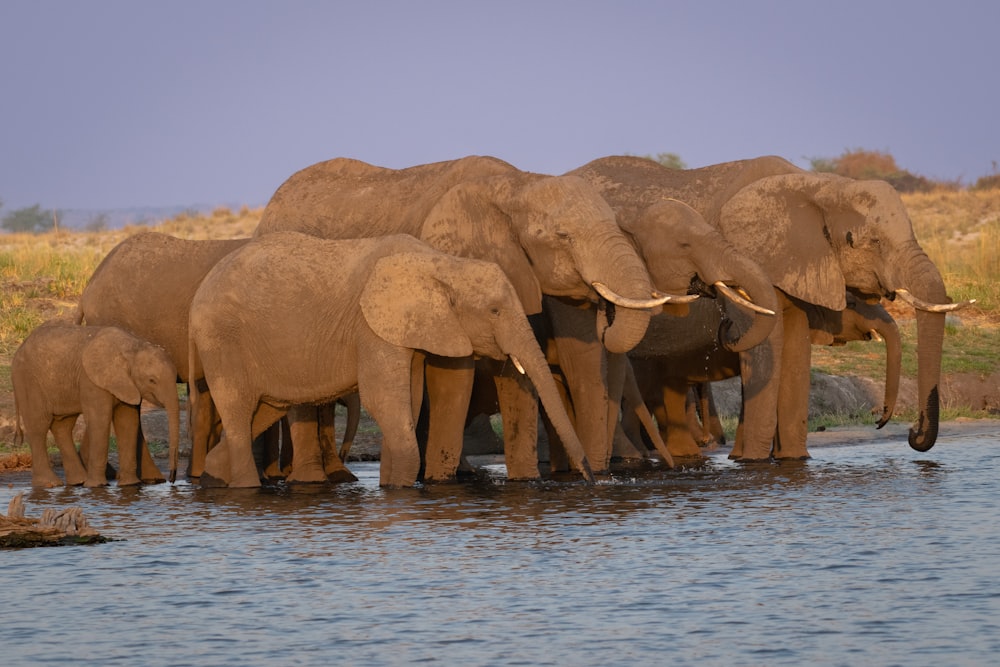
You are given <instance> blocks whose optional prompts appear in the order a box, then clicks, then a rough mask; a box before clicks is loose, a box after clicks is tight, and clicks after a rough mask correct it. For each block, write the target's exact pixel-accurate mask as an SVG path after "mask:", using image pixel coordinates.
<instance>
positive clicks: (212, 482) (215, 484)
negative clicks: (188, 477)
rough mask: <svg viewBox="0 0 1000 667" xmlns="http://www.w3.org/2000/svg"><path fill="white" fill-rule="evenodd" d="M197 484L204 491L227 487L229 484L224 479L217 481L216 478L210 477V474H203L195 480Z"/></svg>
mask: <svg viewBox="0 0 1000 667" xmlns="http://www.w3.org/2000/svg"><path fill="white" fill-rule="evenodd" d="M197 479H198V483H199V484H200V485H201V487H202V488H204V489H219V488H225V487H227V486H229V484H228V483H227V482H226V480H224V479H219V478H218V477H216V476H214V475H212V474H211V473H210V472H203V473H201V476H200V477H198V478H197Z"/></svg>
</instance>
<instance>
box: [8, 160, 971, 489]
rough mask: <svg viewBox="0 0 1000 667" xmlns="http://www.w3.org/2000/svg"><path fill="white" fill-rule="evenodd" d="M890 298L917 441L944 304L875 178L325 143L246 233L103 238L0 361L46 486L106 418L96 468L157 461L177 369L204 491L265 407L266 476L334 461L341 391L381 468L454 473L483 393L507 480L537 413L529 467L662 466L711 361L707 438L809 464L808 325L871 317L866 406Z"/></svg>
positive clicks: (681, 434) (518, 472) (239, 474)
mask: <svg viewBox="0 0 1000 667" xmlns="http://www.w3.org/2000/svg"><path fill="white" fill-rule="evenodd" d="M896 297H900V298H902V299H905V300H906V301H907V302H908V303H910V304H912V305H913V306H914V308H915V310H916V316H915V317H916V323H917V337H918V343H917V357H918V408H919V417H918V420H917V423H916V424H914V425H913V426H912V427H911V430H910V445H911V446H912V447H914V448H915V449H918V450H920V451H925V450H927V449H929V448H930V447H932V446H933V445H934V441H935V439H936V437H937V430H938V401H939V398H938V384H939V380H940V362H941V351H942V339H943V334H944V324H945V313H946V312H950V311H951V310H954V309H956V308H958V307H961V305H963V304H956V303H952V302H951V300H950V299H949V298H948V296H947V293H946V291H945V286H944V283H943V281H942V279H941V276H940V274H939V272H938V270H937V268H936V267H935V266H934V264H933V263H932V262H931V260H930V259H929V258H928V257H927V255H926V254H925V253H924V251H923V250H922V249H921V248H920V245H919V244H918V242H917V240H916V238H915V237H914V234H913V230H912V226H911V224H910V220H909V218H908V216H907V213H906V210H905V208H904V206H903V204H902V201H901V200H900V198H899V195H898V194H897V193H896V191H895V190H894V189H893V188H892V187H891V186H889V185H888V184H887V183H885V182H883V181H862V180H854V179H848V178H844V177H839V176H835V175H832V174H817V173H811V172H807V171H804V170H802V169H799V168H798V167H795V166H794V165H792V164H791V163H789V162H787V161H786V160H783V159H781V158H777V157H762V158H756V159H750V160H741V161H737V162H729V163H725V164H719V165H714V166H710V167H705V168H701V169H685V170H673V169H669V168H666V167H663V166H661V165H659V164H657V163H655V162H652V161H650V160H648V159H644V158H637V157H606V158H600V159H597V160H594V161H592V162H590V163H588V164H586V165H584V166H582V167H580V168H578V169H575V170H573V171H570V172H568V173H566V174H563V175H560V176H550V175H542V174H535V173H529V172H524V171H521V170H519V169H517V168H515V167H514V166H512V165H510V164H508V163H506V162H504V161H502V160H499V159H496V158H491V157H478V156H472V157H465V158H462V159H458V160H454V161H447V162H438V163H433V164H426V165H419V166H415V167H410V168H406V169H399V170H396V169H386V168H381V167H376V166H373V165H370V164H366V163H364V162H360V161H357V160H351V159H344V158H338V159H333V160H329V161H326V162H321V163H319V164H315V165H312V166H310V167H307V168H305V169H303V170H301V171H299V172H297V173H295V174H293V175H292V176H291V177H290V178H289V179H288V180H287V181H285V182H284V183H283V184H282V185H281V186H280V187H279V188H278V189H277V191H276V192H275V193H274V195H273V196H272V198H271V200H270V202H269V203H268V204H267V206H266V208H265V209H264V211H263V215H262V217H261V221H260V223H259V225H258V227H257V229H256V231H255V232H254V234H253V237H252V238H249V239H236V240H230V241H188V240H182V239H177V238H173V237H170V236H167V235H164V234H159V233H154V232H145V233H140V234H137V235H135V236H132V237H130V238H128V239H126V240H125V241H123V242H122V243H121V244H119V245H118V246H116V247H115V248H114V249H113V250H112V251H111V252H110V253H109V254H108V256H107V257H106V258H105V259H104V261H103V262H102V263H101V265H100V266H99V267H98V268H97V269H96V271H95V272H94V275H93V276H92V277H91V279H90V281H89V283H88V285H87V287H86V288H85V290H84V292H83V294H82V296H81V299H80V303H79V306H78V309H77V312H76V321H75V323H52V324H46V325H43V326H42V327H39V328H38V329H36V330H35V331H34V332H32V333H31V334H30V335H29V336H28V337H27V338H26V340H25V341H24V343H23V344H22V346H21V348H20V349H19V350H18V351H17V353H16V354H15V357H14V359H13V362H12V378H13V382H14V388H15V399H16V405H17V409H18V424H19V429H20V424H21V422H22V421H23V424H24V433H25V435H26V437H27V439H28V441H29V443H30V444H31V447H32V460H33V474H32V480H33V484H35V485H39V486H52V485H56V484H59V483H60V481H59V479H58V477H56V475H55V473H54V472H53V470H52V468H51V466H50V465H49V462H48V458H47V455H46V450H45V440H46V438H47V434H48V431H49V430H51V431H52V433H53V435H54V437H55V439H56V442H57V444H58V445H59V446H60V450H61V455H62V459H63V464H64V471H65V476H66V480H65V481H66V483H67V484H79V483H84V484H87V485H88V486H92V485H100V484H106V483H107V482H106V476H105V468H106V466H107V457H108V454H107V451H108V445H107V440H108V432H109V427H110V425H111V423H113V424H114V427H115V434H116V436H117V438H118V442H119V452H120V453H119V465H120V468H121V469H120V470H119V472H118V481H119V484H134V483H138V482H139V481H140V480H146V481H150V480H157V479H160V480H162V479H163V477H162V475H161V474H160V473H159V471H158V470H156V468H155V465H154V464H153V462H152V460H151V457H150V456H149V454H148V451H147V448H146V447H145V443H144V439H143V436H142V433H141V428H140V427H139V420H138V404H139V403H140V401H141V400H142V399H146V400H150V401H152V402H154V403H157V404H159V405H162V406H163V407H165V408H166V410H167V414H168V420H169V423H170V451H171V470H170V479H171V480H173V479H174V477H175V475H176V465H177V449H178V439H179V431H180V429H179V419H180V417H179V409H178V406H177V400H176V399H177V396H176V391H175V389H176V387H175V384H174V383H175V382H182V383H186V384H187V386H188V392H189V396H188V405H189V414H188V417H189V433H190V435H191V439H192V455H191V462H190V468H189V470H188V474H189V476H190V477H192V478H197V479H199V480H200V483H201V484H203V485H228V486H231V487H253V486H258V485H260V483H261V479H262V476H266V475H267V471H269V470H273V469H274V465H275V464H274V462H272V461H270V460H268V457H267V456H265V455H262V454H261V451H260V448H259V447H256V446H255V442H260V441H262V440H263V439H264V436H265V435H266V434H267V433H269V432H273V431H274V425H275V424H276V423H277V422H278V421H279V420H282V419H283V420H284V423H285V424H287V430H286V435H287V440H285V439H283V443H285V444H283V445H282V451H283V452H287V451H290V452H291V456H290V460H287V456H286V460H285V463H286V465H285V467H284V469H283V470H282V471H281V472H280V474H281V475H282V476H284V477H286V478H287V479H288V480H289V481H292V482H319V481H326V480H343V479H353V476H352V475H351V474H350V471H349V470H347V468H346V467H345V466H344V462H343V460H342V458H341V456H340V455H339V454H338V452H337V451H336V447H335V443H334V442H333V437H332V425H331V419H330V414H331V406H333V404H334V403H335V402H337V401H338V400H340V401H347V402H348V405H349V407H350V409H351V411H352V412H354V413H355V414H356V412H357V410H358V408H359V405H360V406H363V407H364V408H365V409H366V410H367V411H368V412H369V413H370V414H371V416H372V417H373V418H374V419H375V420H376V422H377V423H378V425H379V428H380V430H381V432H382V438H383V441H382V454H381V463H380V483H381V484H382V485H384V486H412V485H413V484H415V483H416V482H417V481H418V480H424V481H428V482H430V481H444V480H450V479H453V478H455V477H456V475H457V473H458V470H459V466H460V463H461V461H462V448H463V437H464V431H465V427H466V425H467V422H468V420H469V419H470V418H471V416H473V413H474V412H476V411H477V410H478V411H485V412H490V413H492V412H499V413H500V415H501V418H502V423H503V435H504V455H505V461H506V466H507V474H508V477H509V478H511V479H535V478H538V477H539V476H540V474H541V473H540V467H539V456H538V449H537V442H538V425H539V423H542V424H544V426H545V428H546V430H547V431H548V434H549V441H550V449H551V452H550V459H551V461H550V467H551V469H552V470H572V471H575V472H576V473H578V474H579V475H581V476H583V478H585V479H588V480H592V479H593V475H594V474H595V473H603V472H606V471H608V470H609V468H610V467H611V465H612V460H613V458H616V457H630V456H649V455H650V453H649V446H650V445H649V444H646V443H647V442H649V443H651V446H653V447H655V449H656V450H657V451H658V452H659V453H660V454H661V455H662V457H663V458H664V459H665V460H666V461H667V462H668V463H671V464H672V461H673V459H674V458H683V457H692V456H700V448H699V447H698V443H697V440H696V435H695V434H694V433H693V428H694V426H693V425H691V424H690V423H689V422H688V420H687V419H686V417H685V415H686V414H687V410H686V407H685V397H686V396H687V395H688V389H689V387H691V386H700V387H704V386H705V385H704V383H708V382H711V381H713V380H717V379H722V378H725V377H731V376H735V375H739V376H740V377H741V381H742V387H743V409H742V414H741V420H740V427H739V429H738V432H737V438H736V442H735V446H734V448H733V451H732V453H731V455H730V456H731V457H732V458H735V459H738V460H743V461H751V460H766V459H770V458H777V459H784V458H796V459H797V458H807V457H808V451H807V448H806V418H807V410H808V393H809V372H808V370H809V367H810V346H811V345H812V344H835V343H838V342H843V341H845V340H855V339H864V338H869V337H871V335H872V333H871V332H872V331H875V332H876V335H881V336H883V337H885V338H886V339H887V340H893V341H895V343H894V344H890V345H888V346H887V350H889V356H888V358H887V364H888V368H887V387H886V402H885V410H884V413H883V418H882V421H881V422H880V423H885V421H886V420H888V418H889V417H890V416H891V413H892V407H893V404H894V402H895V393H896V388H898V377H899V372H900V369H899V359H898V331H896V329H895V323H894V322H892V318H891V317H890V316H889V315H888V313H886V311H885V309H884V308H882V306H881V305H879V303H880V301H881V300H882V299H883V298H884V299H889V300H891V299H895V298H896ZM105 339H106V340H105ZM98 342H103V343H105V344H104V345H103V346H102V347H101V349H100V350H98V349H96V348H95V349H93V350H91V348H92V347H95V344H96V343H98ZM894 350H895V351H894ZM140 357H142V358H141V359H140ZM147 357H149V359H147ZM154 367H155V368H154ZM109 369H116V370H118V369H121V370H122V371H127V372H123V373H121V375H122V376H123V377H122V378H121V379H120V381H119V383H118V386H113V385H112V384H111V381H110V380H108V381H105V380H103V379H101V378H100V376H101V375H102V374H103V375H110V374H111V373H110V372H109ZM102 371H103V373H102ZM484 378H485V379H486V381H485V382H483V381H482V380H483V379H484ZM126 385H127V386H126ZM164 385H167V387H165V386H164ZM121 387H125V388H121ZM165 388H166V389H169V390H167V391H164V389H165ZM170 394H173V397H172V398H171V397H170V396H169V395H170ZM81 413H82V414H84V415H85V418H86V420H87V424H88V427H87V434H86V436H85V438H84V443H83V444H82V445H81V453H80V454H77V452H76V450H75V447H74V444H73V442H72V436H71V430H72V427H73V422H75V420H76V417H77V415H79V414H81ZM651 414H652V415H653V416H655V420H656V422H657V423H656V425H654V424H653V419H652V418H651ZM540 417H541V418H542V419H540ZM418 420H421V422H424V421H425V423H426V427H425V428H422V429H420V437H419V438H418V429H417V423H418ZM640 425H641V427H644V428H645V435H643V433H642V432H641V427H640ZM123 444H126V445H127V446H123ZM133 444H134V446H133ZM285 445H288V446H287V447H286V446H285ZM265 451H266V452H270V451H271V448H265ZM269 464H271V465H272V467H268V466H269ZM277 467H278V468H280V467H281V465H280V464H278V465H277Z"/></svg>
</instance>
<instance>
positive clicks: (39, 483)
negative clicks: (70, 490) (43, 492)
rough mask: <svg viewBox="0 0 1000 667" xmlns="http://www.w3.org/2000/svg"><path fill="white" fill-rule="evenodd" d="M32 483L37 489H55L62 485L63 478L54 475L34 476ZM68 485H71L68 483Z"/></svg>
mask: <svg viewBox="0 0 1000 667" xmlns="http://www.w3.org/2000/svg"><path fill="white" fill-rule="evenodd" d="M31 485H32V486H33V487H35V488H37V489H54V488H56V487H57V486H62V485H63V483H62V480H61V479H59V478H58V477H56V476H55V475H53V476H52V477H49V476H45V477H32V478H31ZM67 486H69V485H68V484H67Z"/></svg>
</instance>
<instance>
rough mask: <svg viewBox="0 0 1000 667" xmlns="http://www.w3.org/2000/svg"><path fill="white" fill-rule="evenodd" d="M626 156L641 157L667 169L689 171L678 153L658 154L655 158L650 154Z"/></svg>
mask: <svg viewBox="0 0 1000 667" xmlns="http://www.w3.org/2000/svg"><path fill="white" fill-rule="evenodd" d="M625 155H631V156H632V157H641V158H645V159H646V160H652V161H653V162H658V163H659V164H662V165H663V166H664V167H666V168H667V169H687V165H686V164H684V160H682V159H681V156H680V155H678V154H677V153H657V154H656V156H655V157H654V156H653V155H650V154H649V153H646V154H645V155H633V154H632V153H625Z"/></svg>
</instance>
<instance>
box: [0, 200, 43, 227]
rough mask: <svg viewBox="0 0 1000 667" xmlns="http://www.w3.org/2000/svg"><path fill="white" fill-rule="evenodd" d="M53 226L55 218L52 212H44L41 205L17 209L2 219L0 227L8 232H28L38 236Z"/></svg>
mask: <svg viewBox="0 0 1000 667" xmlns="http://www.w3.org/2000/svg"><path fill="white" fill-rule="evenodd" d="M53 226H55V216H54V213H53V212H52V211H48V210H45V209H43V208H42V207H41V204H35V205H34V206H28V207H27V208H19V209H17V210H15V211H11V212H10V213H8V214H7V215H5V216H4V217H3V221H2V222H0V227H3V228H4V229H6V230H7V231H8V232H28V233H31V234H39V233H41V232H45V231H48V230H50V229H52V227H53Z"/></svg>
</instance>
